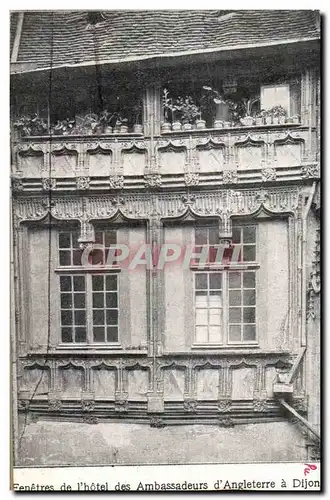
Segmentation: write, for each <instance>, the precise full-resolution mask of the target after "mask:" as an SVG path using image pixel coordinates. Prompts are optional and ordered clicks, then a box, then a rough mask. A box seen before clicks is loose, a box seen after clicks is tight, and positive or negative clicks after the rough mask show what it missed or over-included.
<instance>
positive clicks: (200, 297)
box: [196, 292, 207, 307]
mask: <svg viewBox="0 0 330 500" xmlns="http://www.w3.org/2000/svg"><path fill="white" fill-rule="evenodd" d="M196 306H197V307H207V292H196Z"/></svg>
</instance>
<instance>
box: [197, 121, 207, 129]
mask: <svg viewBox="0 0 330 500" xmlns="http://www.w3.org/2000/svg"><path fill="white" fill-rule="evenodd" d="M195 125H196V128H198V129H201V128H205V127H206V121H205V120H196V121H195Z"/></svg>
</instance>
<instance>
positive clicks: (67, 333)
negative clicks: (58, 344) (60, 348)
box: [62, 328, 72, 342]
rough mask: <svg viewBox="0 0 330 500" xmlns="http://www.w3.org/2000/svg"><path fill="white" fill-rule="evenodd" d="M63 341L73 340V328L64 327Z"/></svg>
mask: <svg viewBox="0 0 330 500" xmlns="http://www.w3.org/2000/svg"><path fill="white" fill-rule="evenodd" d="M62 342H72V328H62Z"/></svg>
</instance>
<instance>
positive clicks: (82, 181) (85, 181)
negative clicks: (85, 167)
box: [76, 177, 90, 190]
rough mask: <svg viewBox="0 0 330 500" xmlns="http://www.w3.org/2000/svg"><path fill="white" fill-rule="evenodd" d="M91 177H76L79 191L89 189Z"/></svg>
mask: <svg viewBox="0 0 330 500" xmlns="http://www.w3.org/2000/svg"><path fill="white" fill-rule="evenodd" d="M89 182H90V179H89V177H76V186H77V189H78V190H86V189H89Z"/></svg>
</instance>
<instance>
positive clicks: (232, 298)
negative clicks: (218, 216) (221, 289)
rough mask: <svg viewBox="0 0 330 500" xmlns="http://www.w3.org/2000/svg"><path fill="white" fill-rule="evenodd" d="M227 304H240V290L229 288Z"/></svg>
mask: <svg viewBox="0 0 330 500" xmlns="http://www.w3.org/2000/svg"><path fill="white" fill-rule="evenodd" d="M229 305H230V306H240V305H241V291H240V290H229Z"/></svg>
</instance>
